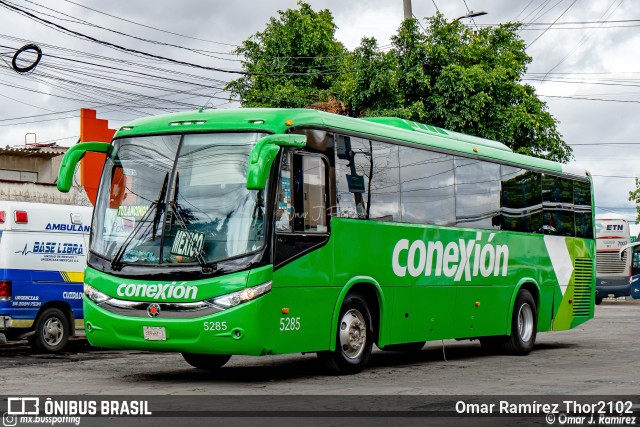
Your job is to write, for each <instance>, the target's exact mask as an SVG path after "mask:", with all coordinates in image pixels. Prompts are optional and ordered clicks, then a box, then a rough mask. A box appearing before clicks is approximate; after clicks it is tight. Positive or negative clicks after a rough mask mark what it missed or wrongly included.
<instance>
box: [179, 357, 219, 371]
mask: <svg viewBox="0 0 640 427" xmlns="http://www.w3.org/2000/svg"><path fill="white" fill-rule="evenodd" d="M182 357H184V360H185V361H186V362H187V363H188V364H189V365H191V366H193V367H194V368H198V369H205V370H208V371H215V370H218V369H220V368H222V367H223V366H224V364H225V363H227V362H228V361H229V359H231V356H229V355H225V354H196V353H182Z"/></svg>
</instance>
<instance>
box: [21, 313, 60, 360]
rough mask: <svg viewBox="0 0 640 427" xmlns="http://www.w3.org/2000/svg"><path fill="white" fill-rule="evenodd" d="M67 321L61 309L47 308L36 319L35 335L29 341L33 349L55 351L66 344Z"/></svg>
mask: <svg viewBox="0 0 640 427" xmlns="http://www.w3.org/2000/svg"><path fill="white" fill-rule="evenodd" d="M68 340H69V321H68V320H67V317H66V316H65V315H64V313H63V312H62V311H60V310H59V309H57V308H48V309H46V310H45V311H44V312H43V313H42V314H41V315H40V316H38V320H37V321H36V328H35V335H34V336H33V338H32V339H31V340H29V343H30V344H31V346H32V347H33V348H34V349H35V350H40V351H44V352H47V353H55V352H58V351H60V350H62V348H63V347H64V346H65V345H67V341H68Z"/></svg>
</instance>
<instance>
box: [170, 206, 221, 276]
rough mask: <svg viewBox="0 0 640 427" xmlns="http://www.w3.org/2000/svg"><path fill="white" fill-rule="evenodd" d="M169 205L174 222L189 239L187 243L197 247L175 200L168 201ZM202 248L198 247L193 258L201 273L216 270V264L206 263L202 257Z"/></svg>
mask: <svg viewBox="0 0 640 427" xmlns="http://www.w3.org/2000/svg"><path fill="white" fill-rule="evenodd" d="M169 207H170V208H171V212H173V214H174V215H175V217H176V224H178V226H179V227H180V228H181V229H182V231H184V234H185V235H186V236H187V239H189V243H191V245H192V247H193V248H197V245H196V244H194V243H196V242H195V241H194V237H193V235H192V234H191V233H190V232H189V229H188V228H187V224H186V223H185V221H184V218H183V217H182V214H181V213H180V210H179V209H178V206H177V204H176V202H175V201H173V202H169ZM203 254H204V249H202V248H201V249H200V250H198V251H197V253H196V254H195V255H196V256H195V258H196V260H197V261H198V264H200V267H201V268H202V272H203V273H215V272H216V271H217V270H218V264H216V263H213V264H207V261H206V260H205V259H204V255H203Z"/></svg>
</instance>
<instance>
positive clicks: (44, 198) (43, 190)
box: [0, 181, 92, 206]
mask: <svg viewBox="0 0 640 427" xmlns="http://www.w3.org/2000/svg"><path fill="white" fill-rule="evenodd" d="M0 200H12V201H20V202H36V203H51V204H56V205H79V206H92V205H91V202H90V201H89V198H88V197H87V193H86V192H85V191H84V188H82V187H77V186H74V187H72V188H71V191H69V192H68V193H61V192H60V191H58V188H57V187H56V186H55V185H46V184H33V183H27V182H24V183H23V182H7V181H0Z"/></svg>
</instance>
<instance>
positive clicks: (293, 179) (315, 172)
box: [275, 152, 328, 233]
mask: <svg viewBox="0 0 640 427" xmlns="http://www.w3.org/2000/svg"><path fill="white" fill-rule="evenodd" d="M327 188H328V182H327V164H326V161H325V159H324V158H323V157H322V156H318V155H308V154H296V153H292V152H285V153H283V155H282V162H281V165H280V182H279V184H278V193H277V195H276V215H275V218H276V219H275V227H276V231H277V232H284V233H287V232H289V233H290V232H304V233H326V232H327V231H328V226H327V224H328V220H327Z"/></svg>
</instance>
